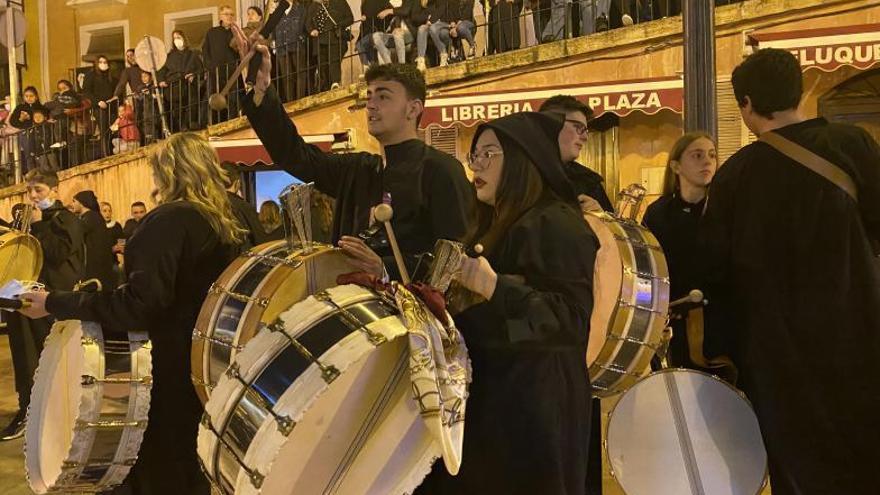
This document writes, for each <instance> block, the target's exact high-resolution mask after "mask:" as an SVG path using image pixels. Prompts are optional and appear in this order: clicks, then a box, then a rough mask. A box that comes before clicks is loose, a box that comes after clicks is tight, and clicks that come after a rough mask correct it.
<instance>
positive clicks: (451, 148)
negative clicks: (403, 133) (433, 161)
mask: <svg viewBox="0 0 880 495" xmlns="http://www.w3.org/2000/svg"><path fill="white" fill-rule="evenodd" d="M425 142H426V143H427V144H428V145H430V146H433V147H434V148H437V149H438V150H440V151H442V152H444V153H448V154H450V155H452V156H454V157H456V158H459V156H458V127H456V126H452V127H449V128H448V129H444V128H442V127H440V126H436V125H432V126H429V127H428V129H427V130H426V131H425Z"/></svg>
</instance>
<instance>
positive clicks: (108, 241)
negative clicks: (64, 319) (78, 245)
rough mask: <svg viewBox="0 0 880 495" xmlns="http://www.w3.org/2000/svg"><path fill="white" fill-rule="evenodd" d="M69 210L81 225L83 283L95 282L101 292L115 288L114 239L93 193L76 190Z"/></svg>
mask: <svg viewBox="0 0 880 495" xmlns="http://www.w3.org/2000/svg"><path fill="white" fill-rule="evenodd" d="M70 206H71V211H73V213H75V214H76V216H78V217H79V219H80V220H81V221H82V223H83V228H84V231H85V244H86V269H85V277H84V280H89V279H93V278H94V279H98V280H100V281H101V287H102V288H103V290H113V289H115V288H116V285H117V281H118V278H117V276H116V272H115V271H114V270H113V266H114V264H115V263H114V261H115V258H116V256H115V255H114V254H113V245H114V244H115V243H116V240H115V239H113V237H112V233H111V232H110V230H109V229H108V228H107V222H105V221H104V217H103V216H101V207H100V206H99V205H98V198H97V197H96V196H95V193H94V192H93V191H80V192H78V193H76V195H74V196H73V201H72V202H71V204H70Z"/></svg>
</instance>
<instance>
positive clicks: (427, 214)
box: [239, 33, 473, 277]
mask: <svg viewBox="0 0 880 495" xmlns="http://www.w3.org/2000/svg"><path fill="white" fill-rule="evenodd" d="M239 36H240V42H239V45H240V46H246V45H247V41H246V40H244V38H243V35H241V33H239ZM258 49H259V50H261V51H265V50H266V49H265V47H258ZM262 60H263V64H262V67H261V68H260V72H259V73H258V75H257V82H256V85H255V87H254V91H252V92H250V93H248V95H247V96H246V97H245V98H244V102H243V105H244V107H243V108H244V113H245V115H247V117H248V120H249V121H250V123H251V126H252V127H253V128H254V131H255V132H256V133H257V136H258V137H259V138H260V141H262V143H263V146H265V147H266V150H267V151H268V152H269V155H270V156H271V157H272V160H273V162H274V163H275V164H276V165H278V166H280V167H282V168H283V169H284V170H286V171H287V172H289V173H290V174H291V175H293V176H295V177H297V178H299V179H300V180H303V181H306V182H314V183H315V187H316V188H317V189H318V190H319V191H321V192H323V193H324V194H327V195H329V196H331V197H333V198H335V200H336V204H335V208H334V217H333V229H332V239H333V243H334V244H335V243H338V244H339V246H340V247H341V248H342V249H343V250H344V251H345V252H346V254H348V255H349V256H351V257H352V258H353V263H354V265H355V266H356V267H357V268H358V269H361V270H363V271H365V272H367V273H372V274H375V275H380V276H381V275H382V274H383V272H384V269H386V268H387V269H388V270H389V271H391V272H392V273H393V266H394V263H393V261H392V260H393V258H392V256H391V250H390V247H389V246H388V244H387V242H376V243H372V244H371V245H369V246H368V245H367V244H366V243H364V242H363V241H362V240H361V239H360V238H359V237H356V235H357V234H359V233H362V232H364V231H365V230H367V229H370V228H371V227H372V228H373V229H374V230H375V231H378V225H377V224H376V222H375V221H374V219H373V208H374V207H375V206H376V205H378V204H380V203H390V204H391V206H392V207H393V208H394V218H393V219H392V221H391V223H392V225H393V227H394V231H395V234H396V236H397V240H398V242H399V243H400V250H401V251H402V252H403V254H404V256H405V257H406V263H407V265H408V266H409V268H410V273H411V274H412V272H413V269H414V268H415V267H416V265H417V263H418V262H417V261H416V259H415V256H416V255H419V254H422V253H427V252H430V251H432V250H433V248H434V243H435V242H436V241H437V240H438V239H450V240H459V239H461V237H462V236H463V235H464V233H465V230H466V229H467V225H468V216H467V214H468V211H469V209H470V205H471V202H472V195H473V193H472V192H471V186H470V184H468V180H467V176H466V175H465V173H464V167H462V165H461V163H459V161H458V160H456V159H455V158H454V157H452V156H450V155H448V154H446V153H443V152H442V151H439V150H437V149H435V148H432V147H431V146H428V145H426V144H425V143H424V142H422V141H421V140H419V139H418V132H417V127H418V123H419V119H420V118H421V115H422V111H423V110H424V102H425V98H426V91H427V90H426V88H425V77H424V75H422V73H421V72H419V71H418V70H417V69H416V68H415V67H414V66H411V65H403V64H386V65H376V66H373V67H370V69H369V70H368V71H367V73H366V76H365V78H366V82H367V107H366V114H367V128H368V130H369V132H370V135H372V136H373V137H375V138H376V139H377V140H378V141H379V143H380V144H381V145H382V147H383V155H375V154H372V153H366V152H361V153H346V154H333V153H325V152H323V151H321V149H320V148H318V147H317V146H315V145H312V144H307V143H306V142H305V141H304V140H303V138H302V136H301V135H300V134H299V132H298V131H297V128H296V126H295V125H294V124H293V122H291V120H290V117H289V116H288V115H287V112H286V111H285V110H284V107H283V106H282V105H281V101H280V100H279V99H278V95H277V93H276V92H275V88H274V87H272V86H270V85H269V83H270V74H271V62H270V58H269V56H268V54H264V55H263V58H262ZM377 252H378V256H377ZM380 256H381V258H380ZM421 266H423V267H424V266H425V264H422V265H421ZM414 277H415V275H414Z"/></svg>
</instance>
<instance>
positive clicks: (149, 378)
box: [81, 375, 153, 386]
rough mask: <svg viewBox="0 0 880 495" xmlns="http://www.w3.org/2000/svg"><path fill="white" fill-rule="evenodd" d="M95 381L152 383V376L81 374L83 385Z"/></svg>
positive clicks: (94, 382) (91, 383) (92, 383)
mask: <svg viewBox="0 0 880 495" xmlns="http://www.w3.org/2000/svg"><path fill="white" fill-rule="evenodd" d="M96 383H140V384H143V385H152V383H153V377H152V376H151V375H147V376H144V377H141V378H106V377H105V378H98V377H94V376H92V375H82V382H81V384H82V385H83V386H89V385H94V384H96Z"/></svg>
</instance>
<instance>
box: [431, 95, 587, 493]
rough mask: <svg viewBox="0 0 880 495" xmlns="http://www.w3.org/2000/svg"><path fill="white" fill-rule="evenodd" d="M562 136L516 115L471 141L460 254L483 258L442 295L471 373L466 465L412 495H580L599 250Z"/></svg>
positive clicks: (544, 118) (552, 120) (551, 121)
mask: <svg viewBox="0 0 880 495" xmlns="http://www.w3.org/2000/svg"><path fill="white" fill-rule="evenodd" d="M562 126H563V122H562V120H561V119H559V118H558V117H556V116H553V115H548V114H539V113H533V112H524V113H518V114H514V115H510V116H507V117H503V118H501V119H498V120H495V121H492V122H490V123H488V124H484V125H482V126H480V127H479V128H478V129H477V132H476V134H475V137H474V141H473V144H472V145H471V153H470V158H469V167H470V169H471V170H472V171H473V172H474V179H473V181H474V182H473V183H474V187H475V188H476V196H477V199H478V201H479V202H478V204H477V206H476V208H475V210H476V211H475V212H474V218H475V219H476V221H475V222H474V224H473V225H472V228H471V230H470V231H469V233H468V235H467V236H466V243H467V245H469V246H474V245H476V244H477V243H479V244H481V245H482V246H483V256H481V257H479V258H467V259H466V260H465V262H464V263H463V266H462V269H461V273H460V275H458V276H457V278H456V284H457V285H458V287H453V289H452V291H451V292H450V293H449V294H448V296H449V300H450V303H449V304H450V308H451V310H452V311H453V313H452V314H454V315H455V316H454V319H455V323H456V326H457V327H458V328H459V329H460V330H461V332H462V334H463V336H464V338H465V340H466V341H467V345H468V353H469V357H470V359H471V364H472V366H473V382H472V383H471V385H470V388H469V397H468V403H467V410H466V413H465V424H466V428H465V435H464V451H463V457H462V465H461V470H460V471H459V473H458V475H456V476H452V475H450V474H448V473H447V472H446V469H445V467H444V465H443V463H442V462H438V463H436V464H435V466H434V469H433V471H432V472H431V474H430V475H429V476H428V477H427V478H426V480H425V482H424V483H423V485H422V486H421V487H420V488H419V489H418V490H417V491H416V493H418V494H419V495H424V494H462V493H468V494H470V493H504V494H505V495H516V494H536V493H541V494H546V495H553V494H567V495H570V494H577V495H580V494H583V493H585V486H586V466H587V445H588V440H589V435H590V431H589V428H590V394H591V387H590V381H589V374H588V373H587V366H586V360H585V358H584V356H585V353H586V345H587V339H588V334H589V324H590V314H591V312H592V307H593V292H592V284H593V265H594V262H595V259H596V252H597V250H598V248H599V243H598V240H597V238H596V236H595V234H594V233H593V232H592V231H591V230H590V228H589V227H588V226H587V224H586V222H584V220H583V217H582V215H581V212H580V211H579V209H578V207H577V197H576V196H575V194H574V191H573V189H572V185H571V184H570V183H569V181H568V180H567V179H566V177H565V175H564V173H563V172H562V166H561V158H560V154H559V147H558V146H557V137H558V136H559V132H560V130H561V129H562ZM523 143H528V145H527V146H526V145H524V144H523ZM467 300H471V303H473V302H476V304H473V305H471V306H470V307H467V308H466V309H464V310H463V311H462V308H463V307H466V306H467V305H468V304H467V303H464V302H463V301H467ZM477 301H479V302H477Z"/></svg>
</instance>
